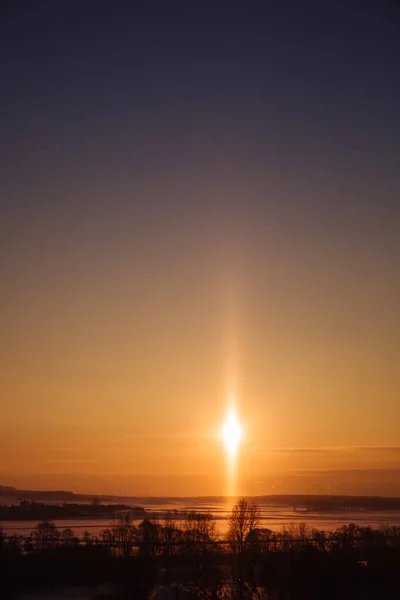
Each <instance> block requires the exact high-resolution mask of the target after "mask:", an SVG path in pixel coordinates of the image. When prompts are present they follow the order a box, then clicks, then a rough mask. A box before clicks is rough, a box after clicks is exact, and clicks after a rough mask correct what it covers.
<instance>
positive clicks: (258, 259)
mask: <svg viewBox="0 0 400 600" xmlns="http://www.w3.org/2000/svg"><path fill="white" fill-rule="evenodd" d="M4 4H5V6H3V5H2V8H0V55H1V59H0V76H1V92H0V122H1V128H0V277H1V294H0V456H1V460H0V484H2V485H15V486H17V487H29V488H31V489H40V488H47V489H54V488H58V489H59V488H63V489H72V490H74V491H79V492H90V493H92V492H93V493H94V492H98V493H111V494H120V493H125V494H132V495H135V494H137V495H145V494H149V495H162V494H166V495H177V496H178V495H191V494H193V495H208V494H219V495H223V494H224V493H226V489H225V467H226V465H225V455H224V448H223V445H222V443H221V439H220V435H219V430H220V427H221V422H222V420H223V418H224V415H225V412H226V408H227V402H228V398H229V397H230V395H234V396H235V398H236V401H235V402H236V408H237V413H238V415H239V419H240V422H241V424H242V427H243V440H242V443H241V445H240V450H239V455H238V483H237V492H238V493H248V494H270V493H279V492H285V493H288V492H293V493H296V492H316V493H317V492H318V493H329V492H332V493H338V492H340V493H342V492H347V493H368V494H371V493H378V494H386V495H395V494H397V495H400V428H399V418H400V368H399V365H400V317H399V307H400V268H399V258H400V207H399V203H400V168H399V161H400V114H399V107H400V70H399V59H400V11H399V10H398V9H396V5H395V3H391V2H389V1H387V2H386V1H383V2H378V1H375V0H369V1H367V2H361V1H358V0H349V2H346V3H339V2H336V1H333V0H327V1H326V2H320V1H317V0H315V1H311V0H305V1H303V2H297V1H295V0H291V1H288V2H286V3H285V2H282V3H275V2H248V3H244V2H241V3H239V2H225V1H224V2H222V1H221V2H220V1H218V0H214V2H208V1H204V2H200V1H194V2H180V3H177V2H167V1H165V2H161V1H160V2H157V1H156V2H143V3H139V2H127V1H126V2H124V1H119V0H116V1H114V2H106V1H99V0H96V1H95V0H92V1H91V0H86V1H82V0H80V1H79V2H78V1H77V0H76V1H75V0H70V1H69V2H54V1H50V0H42V1H38V2H34V3H28V2H9V3H4ZM339 5H340V6H339ZM343 5H345V6H343Z"/></svg>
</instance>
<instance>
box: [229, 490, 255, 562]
mask: <svg viewBox="0 0 400 600" xmlns="http://www.w3.org/2000/svg"><path fill="white" fill-rule="evenodd" d="M260 524H261V514H260V511H259V510H258V507H257V505H256V504H255V503H254V502H252V503H249V502H248V501H247V500H245V499H244V498H242V499H241V500H239V502H238V503H237V504H235V506H234V507H233V508H232V511H231V514H230V516H229V521H228V533H227V540H228V542H229V543H230V547H231V549H232V552H234V553H235V554H241V553H243V552H245V551H246V550H247V549H249V548H250V547H251V545H253V544H254V543H255V542H257V540H258V534H259V528H260Z"/></svg>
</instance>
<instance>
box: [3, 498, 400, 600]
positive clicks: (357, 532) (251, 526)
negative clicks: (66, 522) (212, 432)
mask: <svg viewBox="0 0 400 600" xmlns="http://www.w3.org/2000/svg"><path fill="white" fill-rule="evenodd" d="M179 525H180V526H179V527H178V525H177V523H176V522H175V521H174V519H173V515H172V514H167V515H166V517H165V519H164V520H163V521H159V520H157V519H149V518H145V519H143V521H142V522H141V523H140V524H139V525H135V524H133V523H132V522H131V521H130V520H129V518H124V519H119V520H117V521H114V522H113V523H111V524H110V526H109V527H107V528H105V529H103V530H101V531H100V532H99V534H98V535H93V534H90V533H89V532H84V533H83V535H81V536H76V535H75V533H74V531H73V530H72V529H69V528H68V529H64V530H59V529H58V528H57V527H56V526H55V524H54V523H52V522H50V521H44V522H42V523H39V524H38V525H37V527H35V529H34V530H33V531H32V533H31V535H29V536H5V535H4V533H3V534H0V573H2V574H3V575H2V577H3V582H2V584H1V582H0V592H1V589H4V590H7V594H8V596H6V595H4V594H3V596H4V597H10V598H12V594H16V593H17V591H21V589H24V590H25V589H27V586H28V588H29V589H37V588H44V587H46V586H47V587H52V586H56V585H83V584H95V583H100V582H108V583H111V584H115V585H116V586H119V590H120V596H118V597H119V598H121V599H123V600H125V599H128V598H130V599H132V598H135V599H136V598H137V599H138V600H139V598H148V597H149V595H150V593H151V592H152V590H153V591H154V588H155V586H156V585H163V584H164V585H165V584H173V585H175V586H178V587H180V588H181V589H182V588H185V589H189V590H191V593H192V594H193V598H198V599H199V600H217V599H218V598H219V599H222V600H230V599H232V600H245V599H250V598H251V599H252V600H271V599H273V600H303V599H304V600H306V599H307V600H311V599H315V600H316V599H318V600H321V599H322V598H323V599H324V600H339V599H342V598H343V599H344V598H346V599H352V600H353V599H354V600H356V599H360V600H361V599H362V600H370V599H375V598H376V599H379V600H384V599H385V598H387V599H389V598H390V599H392V598H393V599H394V598H398V597H400V594H399V591H400V527H390V526H386V525H384V526H381V527H380V528H377V529H373V528H371V527H360V526H357V525H355V524H351V525H344V526H342V527H339V528H337V529H336V530H335V531H333V532H324V531H319V530H315V529H311V528H310V527H309V526H308V525H306V524H304V523H300V524H295V525H288V526H286V527H283V528H282V530H281V531H279V532H272V531H271V530H268V529H265V528H262V527H261V518H260V514H259V512H258V509H257V507H256V506H255V505H254V504H250V503H248V502H247V501H246V500H241V501H240V502H239V503H238V504H237V505H236V506H235V507H234V508H233V509H232V512H231V514H230V517H229V522H228V530H227V532H226V534H224V535H222V534H220V533H219V532H218V530H217V528H216V524H215V521H214V520H213V518H212V516H211V515H210V514H202V513H196V512H191V513H188V514H187V515H186V518H185V520H184V521H181V522H180V523H179ZM1 585H2V588H1ZM3 596H2V595H1V593H0V597H3Z"/></svg>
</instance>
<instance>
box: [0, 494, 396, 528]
mask: <svg viewBox="0 0 400 600" xmlns="http://www.w3.org/2000/svg"><path fill="white" fill-rule="evenodd" d="M142 505H143V506H144V508H145V509H146V511H147V512H148V516H149V517H150V518H158V519H159V520H160V522H161V523H162V521H163V520H164V518H165V514H166V513H167V512H168V511H170V512H171V513H172V518H173V520H175V521H176V525H177V526H179V524H180V523H181V522H182V520H183V519H184V518H185V513H186V512H189V511H193V510H195V511H198V512H210V513H211V514H212V515H213V517H214V518H215V519H216V522H217V528H218V530H219V531H220V532H221V533H224V532H225V531H226V529H227V519H228V515H229V511H230V509H231V506H229V505H225V504H222V503H220V504H218V503H214V504H212V503H211V504H210V503H204V504H203V503H200V502H196V503H192V504H188V503H187V502H180V501H175V502H170V503H168V504H151V503H148V504H147V503H142ZM258 507H259V510H260V513H261V519H262V527H265V528H268V529H271V530H272V531H280V530H281V528H282V527H283V525H287V524H289V523H307V524H308V525H310V527H313V528H316V529H320V530H325V531H332V530H334V529H336V528H337V527H340V526H341V525H345V524H348V523H357V524H358V525H370V526H371V527H374V528H375V527H379V526H380V525H382V524H383V523H387V524H389V525H400V510H387V511H365V510H357V511H351V512H347V511H346V512H345V511H343V512H342V511H340V512H339V511H338V512H311V511H304V510H301V509H297V510H296V509H295V508H293V507H288V506H277V505H273V506H271V505H266V504H259V505H258ZM141 520H142V518H140V519H134V521H133V522H134V523H139V522H140V521H141ZM54 522H55V524H56V525H57V527H58V528H59V529H65V528H67V527H70V528H71V529H73V530H74V532H75V534H76V535H78V536H80V535H82V534H83V532H84V531H89V532H90V533H92V534H97V533H99V532H100V530H101V529H104V528H106V527H109V525H110V521H109V520H104V519H103V520H95V519H61V520H55V521H54ZM36 525H37V521H2V522H0V528H1V529H3V531H4V532H5V533H7V534H8V535H11V534H13V533H16V534H19V535H29V534H30V533H31V531H32V530H33V529H34V528H35V527H36Z"/></svg>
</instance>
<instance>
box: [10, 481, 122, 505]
mask: <svg viewBox="0 0 400 600" xmlns="http://www.w3.org/2000/svg"><path fill="white" fill-rule="evenodd" d="M0 498H13V499H17V500H29V501H32V500H37V501H38V500H42V501H48V502H49V501H50V502H56V501H59V502H92V501H93V500H99V501H100V502H117V501H119V500H120V498H118V497H117V496H97V495H95V494H75V493H74V492H70V491H65V490H54V491H53V490H51V491H48V490H19V489H17V488H14V487H9V486H4V485H0Z"/></svg>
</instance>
